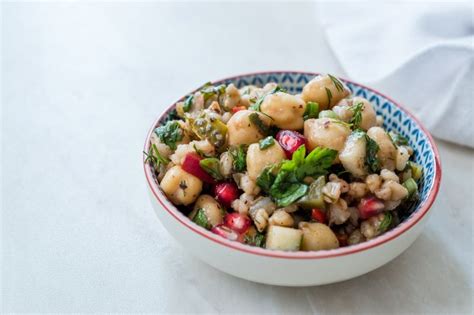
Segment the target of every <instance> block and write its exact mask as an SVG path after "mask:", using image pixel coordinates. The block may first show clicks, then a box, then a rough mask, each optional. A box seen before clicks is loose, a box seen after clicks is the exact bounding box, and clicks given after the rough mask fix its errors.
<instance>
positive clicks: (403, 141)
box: [388, 131, 408, 148]
mask: <svg viewBox="0 0 474 315" xmlns="http://www.w3.org/2000/svg"><path fill="white" fill-rule="evenodd" d="M388 135H389V137H390V139H391V140H392V143H393V145H394V146H395V148H397V147H398V146H401V145H408V139H407V138H405V137H404V136H402V135H401V134H399V133H397V132H395V131H390V132H389V133H388Z"/></svg>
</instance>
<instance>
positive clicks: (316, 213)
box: [311, 208, 326, 223]
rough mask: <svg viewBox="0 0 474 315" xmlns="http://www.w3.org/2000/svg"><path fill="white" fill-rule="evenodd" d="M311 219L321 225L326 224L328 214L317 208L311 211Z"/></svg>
mask: <svg viewBox="0 0 474 315" xmlns="http://www.w3.org/2000/svg"><path fill="white" fill-rule="evenodd" d="M311 218H312V219H313V220H315V221H318V222H319V223H326V213H324V212H323V211H322V210H321V209H317V208H316V209H313V210H311Z"/></svg>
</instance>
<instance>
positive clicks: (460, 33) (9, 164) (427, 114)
mask: <svg viewBox="0 0 474 315" xmlns="http://www.w3.org/2000/svg"><path fill="white" fill-rule="evenodd" d="M472 10H473V9H472V5H470V4H468V3H442V2H436V3H418V4H416V5H414V4H408V3H403V4H400V3H395V2H391V3H388V4H385V5H382V4H378V5H376V4H371V3H360V2H355V3H342V2H337V3H313V2H296V3H290V2H226V3H220V2H115V3H114V2H86V3H79V2H76V1H71V2H39V3H33V2H30V3H28V2H22V3H15V2H3V3H2V4H1V21H2V23H1V28H2V29H1V45H2V46H1V58H2V61H1V94H2V95H1V104H2V106H1V112H0V115H1V118H2V119H1V137H2V146H1V150H2V152H1V160H0V161H1V165H2V168H1V179H2V180H1V192H2V194H1V196H0V198H1V205H2V211H1V226H0V227H1V233H2V234H1V235H2V236H1V260H0V265H1V282H0V283H1V289H2V294H1V298H2V299H1V301H0V304H1V305H0V306H1V308H0V310H1V311H3V312H156V313H259V314H260V313H291V314H310V313H321V314H322V313H363V314H368V313H378V314H381V313H384V314H390V313H391V314H400V313H417V312H423V313H434V312H436V313H449V312H453V313H471V312H472V290H473V269H472V254H473V251H472V250H473V246H472V240H473V234H472V224H473V216H472V207H473V196H472V191H473V187H474V181H473V178H474V154H473V152H474V151H473V149H472V147H473V146H474V144H473V139H474V134H473V129H472V128H473V127H472V126H473V125H474V124H472V120H473V118H474V117H473V108H474V104H473V99H474V98H473V90H474V89H473V87H474V86H473V82H474V81H473V80H474V79H473V66H472V61H473V34H474V26H473V25H474V24H473V11H472ZM264 70H300V71H314V72H329V73H332V74H334V75H339V76H342V77H347V78H350V79H353V80H355V81H359V82H362V83H366V84H369V85H371V86H373V87H375V88H379V89H381V91H382V92H384V93H386V94H388V95H390V96H391V97H393V98H394V99H395V100H400V101H401V102H402V103H403V104H405V105H406V106H407V107H409V108H410V109H412V110H413V111H414V113H415V114H416V115H417V116H418V117H419V118H421V119H422V120H423V122H424V123H425V124H426V125H427V126H428V128H429V129H430V130H431V132H432V133H433V134H434V135H435V136H436V140H437V143H438V145H439V149H440V151H441V152H440V153H441V160H442V164H443V181H442V185H441V190H440V194H439V197H438V200H437V201H436V203H435V205H434V208H433V211H432V216H431V218H430V220H429V222H428V225H427V228H426V229H425V231H424V233H423V234H422V235H421V236H420V238H419V239H418V240H417V241H416V242H415V243H414V245H413V246H412V247H411V248H410V249H409V250H407V251H406V252H405V253H403V254H402V255H401V256H400V257H398V258H397V259H395V260H394V261H392V262H391V263H389V264H388V265H386V266H384V267H382V268H380V269H378V270H376V271H374V272H372V273H369V274H367V275H364V276H361V277H359V278H356V279H353V280H350V281H346V282H342V283H338V284H332V285H327V286H323V287H313V288H281V287H272V286H265V285H260V284H255V283H251V282H248V281H245V280H240V279H237V278H233V277H231V276H228V275H226V274H223V273H221V272H219V271H217V270H214V269H212V268H211V267H209V266H207V265H205V264H203V263H201V262H200V261H198V260H197V259H195V258H193V257H192V256H190V255H189V254H188V253H187V252H185V251H184V250H183V249H182V248H181V247H180V246H179V245H178V244H177V243H176V242H175V241H174V240H173V239H172V238H171V237H170V236H169V235H168V234H167V232H166V231H165V229H164V227H163V226H162V225H161V223H159V221H158V220H157V218H156V217H155V215H154V213H153V210H152V208H151V205H150V203H149V200H148V196H147V191H146V190H147V187H146V184H145V179H144V175H143V170H142V163H141V162H142V153H141V152H142V147H143V142H144V139H145V136H146V133H147V131H148V129H149V128H150V126H151V124H152V123H153V121H154V120H155V119H156V117H157V116H158V115H159V114H160V113H161V111H162V110H163V109H164V108H166V107H167V106H168V105H170V104H171V103H173V102H174V101H175V100H177V99H178V98H180V97H181V96H182V95H184V94H186V93H188V92H189V91H191V90H192V89H194V88H196V87H198V86H200V85H201V84H202V83H204V82H207V81H209V80H217V79H220V78H223V77H227V76H230V75H235V74H240V73H246V72H255V71H264ZM236 263H238V262H236ZM315 272H317V271H315Z"/></svg>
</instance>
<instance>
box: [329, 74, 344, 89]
mask: <svg viewBox="0 0 474 315" xmlns="http://www.w3.org/2000/svg"><path fill="white" fill-rule="evenodd" d="M328 77H329V78H330V79H331V81H332V83H334V86H335V87H336V89H337V90H338V91H339V92H342V91H344V85H343V84H342V83H341V81H339V79H338V78H336V77H335V76H332V75H330V74H329V73H328Z"/></svg>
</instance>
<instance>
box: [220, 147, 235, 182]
mask: <svg viewBox="0 0 474 315" xmlns="http://www.w3.org/2000/svg"><path fill="white" fill-rule="evenodd" d="M233 162H234V158H233V157H232V154H230V152H228V151H226V152H224V153H222V154H221V156H220V161H219V171H220V172H221V174H222V175H223V176H225V177H229V176H230V175H232V165H233Z"/></svg>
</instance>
